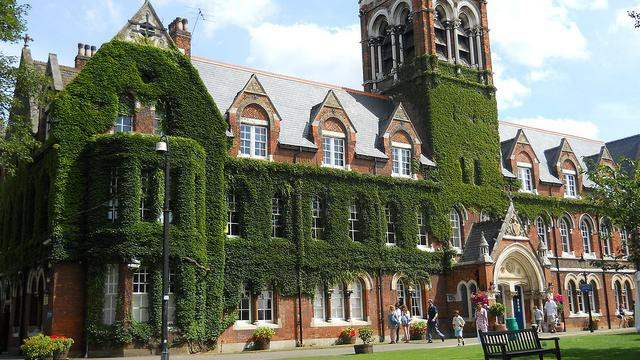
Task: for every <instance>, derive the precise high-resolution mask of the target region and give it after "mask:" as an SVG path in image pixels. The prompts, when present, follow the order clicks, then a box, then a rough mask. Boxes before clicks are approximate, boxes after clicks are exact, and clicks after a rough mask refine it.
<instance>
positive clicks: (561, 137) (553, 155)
mask: <svg viewBox="0 0 640 360" xmlns="http://www.w3.org/2000/svg"><path fill="white" fill-rule="evenodd" d="M520 131H522V132H523V133H524V134H526V137H527V139H528V140H529V143H530V144H531V147H532V148H533V151H534V152H535V155H536V156H537V157H538V159H539V160H540V181H542V182H545V183H551V184H557V185H562V183H563V182H562V180H561V179H560V178H559V177H558V174H556V171H555V166H556V163H557V162H558V158H557V157H558V154H559V153H560V151H561V150H562V149H563V148H564V149H567V146H568V148H570V149H571V150H572V151H573V153H574V154H575V155H576V157H577V158H578V164H577V165H578V166H579V167H580V168H582V169H587V164H586V160H587V159H588V158H589V157H592V156H594V155H598V154H600V151H601V149H602V146H604V145H605V143H604V142H602V141H598V140H592V139H587V138H583V137H579V136H572V135H567V134H561V133H557V132H553V131H547V130H542V129H536V128H532V127H528V126H523V125H519V124H512V123H509V122H503V121H501V122H500V124H499V134H500V141H501V145H502V146H501V148H502V150H503V152H504V151H505V150H504V149H505V147H507V148H508V146H509V145H510V144H512V142H513V141H515V137H516V136H517V135H518V133H519V132H520ZM503 154H504V153H503ZM505 157H506V156H503V157H502V159H503V164H502V166H503V174H504V173H505V171H504V169H509V167H508V163H507V162H506V161H505ZM582 182H583V186H585V187H593V186H594V183H593V182H592V181H591V180H590V179H589V177H588V176H586V175H585V176H583V177H582Z"/></svg>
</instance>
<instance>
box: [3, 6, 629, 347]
mask: <svg viewBox="0 0 640 360" xmlns="http://www.w3.org/2000/svg"><path fill="white" fill-rule="evenodd" d="M360 17H361V23H362V37H363V38H362V40H363V41H362V56H363V77H364V91H361V90H354V89H347V88H343V87H339V86H334V85H328V84H322V83H317V82H313V81H308V80H302V79H297V78H291V77H287V76H283V75H277V74H272V73H268V72H264V71H259V70H254V69H247V68H243V67H239V66H234V65H228V64H223V63H220V62H217V61H212V60H208V59H203V58H198V57H195V56H192V55H191V54H192V49H191V45H190V38H191V34H190V33H189V28H188V22H187V20H186V19H181V18H177V19H176V20H174V21H173V22H172V23H171V24H170V25H169V26H168V29H165V28H164V26H163V24H162V22H161V21H160V19H159V17H158V16H157V14H156V13H155V11H154V10H153V7H152V5H151V4H150V2H148V1H145V3H144V4H143V6H142V7H141V8H140V9H139V11H138V12H137V13H136V14H135V15H134V16H133V17H132V18H131V20H130V21H129V22H128V23H127V24H125V26H124V27H123V28H122V29H121V30H120V31H119V32H118V33H117V35H116V37H115V38H114V39H113V40H112V41H110V42H109V43H106V44H103V45H102V46H101V47H100V48H99V49H97V47H92V46H88V45H84V44H79V45H78V56H77V57H76V61H75V64H74V66H73V67H66V66H62V65H59V64H58V61H57V57H56V56H55V54H51V55H50V56H49V58H48V60H47V61H46V62H40V61H37V60H33V59H32V58H31V55H30V51H29V48H28V47H27V46H25V48H24V49H23V51H22V59H21V66H33V67H35V68H36V69H38V70H40V71H42V72H44V73H45V74H46V75H47V76H48V77H49V78H50V80H51V81H50V89H49V91H51V92H52V93H53V94H54V96H53V100H52V102H51V103H50V104H48V105H47V106H45V107H43V108H37V107H35V106H32V107H31V109H30V110H31V112H30V115H31V120H32V124H33V133H34V136H35V137H37V138H38V139H39V140H41V141H42V146H41V147H40V148H39V149H38V150H37V151H36V152H35V154H34V162H33V163H32V164H22V165H21V166H20V168H19V170H18V172H17V173H16V175H14V176H8V175H6V174H5V175H4V176H3V177H2V178H1V179H0V226H1V227H0V244H1V248H0V268H1V269H0V281H1V285H2V286H0V299H1V302H0V304H2V311H1V312H0V316H1V317H2V319H1V321H0V324H1V326H2V328H1V329H0V346H1V347H2V348H3V349H15V348H16V347H17V346H18V344H19V343H20V342H21V340H22V339H24V338H26V337H27V336H30V335H32V334H36V333H39V332H44V333H47V334H56V335H67V336H71V337H73V338H74V339H75V340H76V345H75V349H76V351H78V352H82V351H84V349H85V345H86V348H88V349H89V354H90V355H98V354H105V353H110V354H117V353H124V354H135V353H148V352H149V351H150V349H152V348H153V346H154V344H157V338H158V336H159V333H160V316H161V314H160V312H161V266H160V259H161V239H162V224H161V223H160V222H159V217H160V213H161V208H162V203H163V194H164V181H163V180H164V179H163V172H162V157H161V156H160V155H158V154H156V153H155V151H154V144H155V142H156V141H158V140H159V135H160V134H167V135H168V136H169V147H170V154H171V155H170V159H171V160H170V161H171V169H172V174H171V185H170V186H171V189H170V192H171V225H170V228H171V296H170V322H171V329H172V331H171V333H172V344H173V347H174V349H175V350H179V349H181V350H185V351H192V352H196V351H202V350H208V349H212V348H217V350H218V351H222V352H229V351H239V350H243V349H250V348H251V347H252V341H251V338H252V334H253V331H254V330H255V329H256V328H258V327H260V326H268V327H272V328H273V329H274V330H275V331H276V335H275V337H274V339H273V341H272V348H275V347H292V346H295V345H301V344H304V345H311V344H333V343H335V342H336V341H337V340H338V336H339V334H340V332H341V331H342V329H344V328H345V327H347V326H354V327H356V328H357V327H361V326H369V327H371V328H372V329H373V330H374V331H375V332H376V334H378V335H379V336H380V338H381V339H384V338H388V337H389V328H388V324H387V323H386V322H387V319H386V313H387V309H388V307H389V306H390V305H393V304H396V303H401V304H406V305H407V306H408V308H409V309H410V311H411V314H412V315H413V316H414V317H415V318H417V319H419V318H423V317H424V316H425V315H426V311H427V301H428V299H433V300H434V302H435V303H436V305H437V306H438V308H439V310H440V319H441V327H442V328H443V329H444V331H445V332H449V330H450V329H449V323H450V319H451V316H452V313H453V312H454V311H455V310H458V311H460V312H461V314H463V316H464V317H466V318H468V319H470V318H471V316H472V314H471V312H472V310H471V295H472V294H474V293H476V292H479V291H482V292H487V293H488V294H489V296H490V298H491V299H492V301H493V300H495V301H497V302H502V303H504V304H505V305H506V307H507V316H509V317H515V318H516V319H517V322H518V323H519V325H520V326H523V327H526V326H529V324H530V322H531V311H532V308H533V306H541V305H542V304H543V301H544V299H545V298H547V297H549V296H552V295H555V294H562V295H564V296H565V298H566V301H565V311H564V317H563V320H564V322H565V324H566V327H567V328H572V329H581V328H583V327H584V326H585V322H586V311H587V307H588V306H591V308H592V309H593V311H594V312H595V313H597V314H598V315H599V316H600V319H601V320H600V326H607V325H611V324H612V322H613V321H614V319H615V314H616V312H615V309H616V308H617V307H618V306H619V305H622V306H623V307H624V308H626V309H627V311H629V312H630V313H632V312H633V308H634V304H635V303H634V302H635V301H636V299H637V296H638V295H637V289H638V286H637V284H636V282H635V280H634V279H633V274H634V273H635V269H633V266H632V264H631V263H630V262H628V261H627V259H626V255H627V254H628V244H629V243H630V242H631V241H630V240H631V239H629V238H628V235H627V233H626V231H625V230H624V229H620V228H619V227H617V226H616V224H612V223H611V222H610V221H609V220H608V219H606V218H601V217H599V216H598V215H597V213H596V212H595V211H594V209H592V207H591V206H590V204H589V202H588V200H587V199H588V193H589V191H590V189H591V188H593V186H594V184H593V182H591V181H590V180H589V178H588V176H587V175H586V174H585V171H586V170H587V169H589V167H590V166H594V164H613V163H614V161H615V160H616V159H618V157H619V156H620V155H625V156H628V154H632V156H633V154H636V155H635V156H638V155H639V154H640V153H639V152H638V149H640V147H639V145H640V137H631V138H628V139H623V140H620V141H617V142H613V143H611V144H605V143H603V142H600V141H596V140H590V139H583V138H578V137H575V136H571V135H563V134H558V133H553V132H548V131H543V130H539V129H534V128H526V127H522V126H518V125H514V124H509V123H504V122H499V121H498V111H497V105H496V99H495V96H496V89H495V87H494V86H493V82H492V71H491V52H490V47H489V45H490V42H489V32H488V24H487V14H486V3H485V2H484V1H476V0H461V1H449V0H412V1H408V0H361V1H360ZM196 50H197V49H196ZM19 95H25V94H19ZM26 95H27V96H28V94H26ZM634 151H635V152H634ZM619 253H621V254H622V255H623V256H624V257H622V258H620V259H618V261H621V262H623V263H624V264H625V265H627V269H623V270H620V271H618V272H609V271H603V270H602V269H599V268H596V267H594V266H592V265H590V262H589V261H590V260H604V261H605V262H613V261H614V260H615V256H616V255H617V254H619ZM581 257H584V258H585V259H586V260H587V261H586V262H580V261H579V260H580V258H581ZM583 272H586V273H587V276H586V278H585V277H584V276H583V275H582V273H583ZM582 282H586V283H588V284H592V286H593V290H592V291H591V293H590V294H589V296H588V297H587V296H585V295H583V294H582V293H580V292H579V291H578V290H579V287H580V285H581V283H582ZM613 325H614V326H615V324H613ZM465 330H466V331H467V332H468V333H469V334H473V333H474V332H475V330H474V325H473V321H468V322H467V328H466V329H465Z"/></svg>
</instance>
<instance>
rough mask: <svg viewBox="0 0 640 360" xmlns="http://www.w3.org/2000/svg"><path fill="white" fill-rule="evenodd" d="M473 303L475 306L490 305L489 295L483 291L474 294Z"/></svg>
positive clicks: (472, 296)
mask: <svg viewBox="0 0 640 360" xmlns="http://www.w3.org/2000/svg"><path fill="white" fill-rule="evenodd" d="M471 302H473V304H474V305H475V304H482V305H489V294H487V293H485V292H482V291H480V292H477V293H473V294H471Z"/></svg>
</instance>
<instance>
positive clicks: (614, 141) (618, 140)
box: [606, 134, 640, 144]
mask: <svg viewBox="0 0 640 360" xmlns="http://www.w3.org/2000/svg"><path fill="white" fill-rule="evenodd" d="M634 137H640V134H635V135H631V136H627V137H623V138H621V139H616V140H611V141H607V142H606V144H613V143H617V142H620V141H625V140H629V139H631V138H634Z"/></svg>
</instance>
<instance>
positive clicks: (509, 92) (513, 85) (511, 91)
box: [493, 53, 531, 110]
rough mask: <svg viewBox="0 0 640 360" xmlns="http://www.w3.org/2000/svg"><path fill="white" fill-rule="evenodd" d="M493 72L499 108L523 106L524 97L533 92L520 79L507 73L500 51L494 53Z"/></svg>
mask: <svg viewBox="0 0 640 360" xmlns="http://www.w3.org/2000/svg"><path fill="white" fill-rule="evenodd" d="M493 73H494V76H493V82H494V84H495V86H496V87H497V88H498V93H497V95H496V97H497V99H498V109H500V110H507V109H512V108H517V107H520V106H522V104H523V102H524V99H525V98H526V97H527V96H529V94H531V89H529V88H528V87H527V86H525V85H524V84H523V83H522V82H520V81H519V80H518V79H516V78H514V77H509V76H506V75H505V68H504V65H503V63H502V58H501V57H500V55H498V53H495V54H494V55H493Z"/></svg>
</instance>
